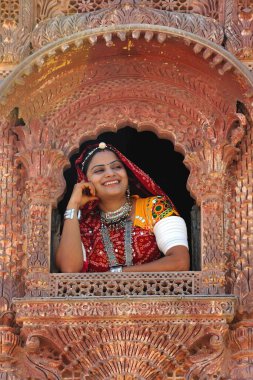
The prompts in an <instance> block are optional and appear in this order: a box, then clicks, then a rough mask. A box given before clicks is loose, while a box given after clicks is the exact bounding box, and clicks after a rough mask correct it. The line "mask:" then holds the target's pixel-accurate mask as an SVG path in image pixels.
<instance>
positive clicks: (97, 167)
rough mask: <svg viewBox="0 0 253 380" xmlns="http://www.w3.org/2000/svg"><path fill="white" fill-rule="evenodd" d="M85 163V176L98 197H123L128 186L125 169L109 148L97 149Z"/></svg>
mask: <svg viewBox="0 0 253 380" xmlns="http://www.w3.org/2000/svg"><path fill="white" fill-rule="evenodd" d="M90 156H91V157H89V161H88V162H87V163H86V168H85V170H86V177H87V180H88V181H89V182H91V183H92V184H93V185H94V187H95V190H96V196H97V197H98V198H100V199H105V198H111V197H114V198H115V197H120V198H122V197H125V195H126V191H127V188H128V176H127V172H126V169H125V167H124V165H123V163H122V162H121V160H120V159H119V157H118V156H117V155H116V154H115V153H114V152H113V151H112V150H110V149H97V150H96V151H94V152H93V154H91V155H90Z"/></svg>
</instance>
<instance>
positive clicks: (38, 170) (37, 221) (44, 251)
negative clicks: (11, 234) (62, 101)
mask: <svg viewBox="0 0 253 380" xmlns="http://www.w3.org/2000/svg"><path fill="white" fill-rule="evenodd" d="M15 132H16V134H17V135H18V141H17V144H16V145H17V148H18V153H17V155H16V160H17V162H18V163H21V164H22V165H23V166H24V167H25V169H26V171H27V181H26V189H25V195H26V198H27V201H28V215H27V217H26V220H25V221H26V223H27V272H28V277H27V283H26V285H27V292H30V293H32V294H33V295H42V294H43V291H44V290H45V288H47V286H48V274H49V271H50V239H51V236H50V232H51V213H52V206H55V205H56V204H57V199H58V197H59V196H60V195H61V194H62V192H63V190H64V185H65V183H64V179H63V177H62V169H63V168H64V167H65V166H66V165H67V163H68V162H67V160H66V159H65V157H64V155H63V154H62V152H61V151H59V150H56V149H54V140H53V135H52V133H53V131H52V130H50V129H48V128H44V126H43V124H42V123H41V122H40V121H39V120H34V121H32V122H31V123H30V125H29V126H28V125H25V126H18V127H15ZM59 169H60V171H59ZM59 174H60V175H59ZM30 293H29V294H30Z"/></svg>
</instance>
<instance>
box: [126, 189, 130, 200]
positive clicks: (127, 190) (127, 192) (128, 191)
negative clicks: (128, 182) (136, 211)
mask: <svg viewBox="0 0 253 380" xmlns="http://www.w3.org/2000/svg"><path fill="white" fill-rule="evenodd" d="M130 196H131V194H130V189H129V187H128V188H127V189H126V197H127V200H128V201H129V199H130Z"/></svg>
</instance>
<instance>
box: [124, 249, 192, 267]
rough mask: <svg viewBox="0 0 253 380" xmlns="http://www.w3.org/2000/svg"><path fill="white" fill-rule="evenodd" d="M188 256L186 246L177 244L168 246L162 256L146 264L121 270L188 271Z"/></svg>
mask: <svg viewBox="0 0 253 380" xmlns="http://www.w3.org/2000/svg"><path fill="white" fill-rule="evenodd" d="M189 269H190V256H189V251H188V248H186V247H185V246H183V245H177V246H175V247H172V248H170V249H169V250H168V251H167V252H166V255H165V256H164V257H162V258H161V259H158V260H155V261H152V262H151V263H147V264H139V265H133V266H130V267H124V268H123V272H168V271H174V272H177V271H188V270H189Z"/></svg>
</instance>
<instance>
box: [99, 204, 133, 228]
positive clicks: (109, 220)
mask: <svg viewBox="0 0 253 380" xmlns="http://www.w3.org/2000/svg"><path fill="white" fill-rule="evenodd" d="M131 210H132V202H131V201H129V200H127V201H126V203H124V204H123V206H121V207H120V208H119V209H118V210H115V211H108V212H104V211H100V217H101V222H102V225H107V226H108V227H109V228H115V229H118V228H122V227H124V226H125V221H126V219H128V217H129V215H130V212H131Z"/></svg>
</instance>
